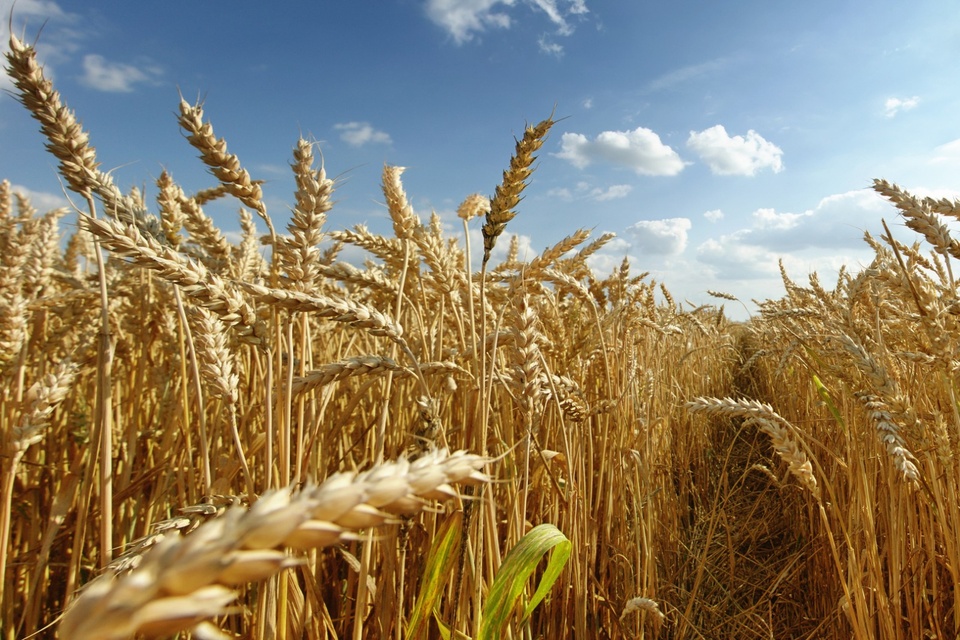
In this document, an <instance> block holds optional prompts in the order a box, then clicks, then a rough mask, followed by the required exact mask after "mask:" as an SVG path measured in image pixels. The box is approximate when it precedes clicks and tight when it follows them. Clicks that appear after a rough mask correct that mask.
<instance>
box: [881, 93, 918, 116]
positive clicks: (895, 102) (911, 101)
mask: <svg viewBox="0 0 960 640" xmlns="http://www.w3.org/2000/svg"><path fill="white" fill-rule="evenodd" d="M918 104H920V96H913V97H912V98H907V99H905V100H901V99H900V98H887V100H886V102H884V103H883V111H884V115H886V116H887V117H888V118H892V117H894V116H895V115H897V114H898V113H900V112H901V111H910V110H911V109H914V108H915V107H916V106H917V105H918Z"/></svg>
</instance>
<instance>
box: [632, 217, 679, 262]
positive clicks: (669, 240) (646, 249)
mask: <svg viewBox="0 0 960 640" xmlns="http://www.w3.org/2000/svg"><path fill="white" fill-rule="evenodd" d="M692 226H693V225H692V224H691V222H690V220H689V219H688V218H665V219H663V220H641V221H639V222H635V223H633V224H632V225H630V226H629V227H627V228H626V230H625V232H624V235H626V236H627V237H628V238H630V240H631V243H630V244H631V245H632V246H633V247H634V248H635V249H637V250H639V251H640V252H641V253H643V254H656V255H679V254H681V253H683V252H684V250H685V249H686V248H687V232H688V231H689V230H690V228H691V227H692Z"/></svg>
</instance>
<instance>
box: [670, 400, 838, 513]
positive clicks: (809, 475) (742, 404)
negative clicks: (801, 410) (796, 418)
mask: <svg viewBox="0 0 960 640" xmlns="http://www.w3.org/2000/svg"><path fill="white" fill-rule="evenodd" d="M686 407H687V410H689V411H691V412H694V413H696V412H704V413H706V414H708V415H722V416H729V417H743V418H746V419H747V421H748V422H749V423H751V424H754V425H756V426H757V427H758V428H759V429H760V430H761V431H763V432H764V433H766V434H767V435H768V436H770V441H771V442H772V443H773V448H774V450H776V452H777V454H778V455H779V456H780V457H781V458H782V459H783V461H784V462H786V463H787V465H788V466H789V469H790V473H792V474H793V475H794V476H795V477H796V478H797V479H798V480H799V481H800V482H801V483H802V484H803V485H804V486H806V487H807V488H808V489H810V491H811V493H813V495H815V496H817V497H819V496H820V489H819V487H818V486H817V479H816V477H814V475H813V465H812V464H811V463H810V460H809V459H808V458H807V454H806V453H805V452H804V450H803V449H802V448H801V447H800V445H799V443H798V442H797V441H796V440H795V439H794V433H795V432H796V428H795V427H794V426H793V425H791V424H790V423H789V422H788V421H787V420H785V419H784V418H783V417H781V416H780V415H779V414H778V413H777V412H776V411H774V410H773V407H771V406H770V405H768V404H765V403H763V402H758V401H757V400H749V399H747V398H742V399H740V400H734V399H733V398H702V397H701V398H694V399H693V400H692V401H690V402H688V403H687V404H686Z"/></svg>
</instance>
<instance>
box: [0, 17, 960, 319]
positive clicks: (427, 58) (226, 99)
mask: <svg viewBox="0 0 960 640" xmlns="http://www.w3.org/2000/svg"><path fill="white" fill-rule="evenodd" d="M7 4H8V3H7ZM4 5H5V3H4V1H3V0H0V9H3V10H4V11H3V13H5V14H6V13H8V12H9V11H10V7H9V6H4ZM13 9H14V17H13V25H14V29H15V30H16V31H17V33H21V34H25V37H26V38H27V39H28V40H30V41H34V40H35V41H36V43H37V48H38V51H39V54H40V57H41V59H42V61H43V62H44V64H45V65H46V71H47V73H48V74H49V75H50V76H51V77H52V78H53V80H54V82H55V84H56V87H57V88H58V89H59V90H60V92H61V93H62V94H63V96H64V99H65V100H66V101H67V103H68V104H69V105H70V106H71V107H72V108H73V109H74V110H75V111H76V113H77V116H78V117H79V119H80V120H81V121H82V122H83V124H84V126H85V127H86V128H87V130H88V131H89V132H90V136H91V141H92V143H93V144H94V146H95V147H96V148H97V151H98V157H99V159H100V161H101V162H102V166H103V167H104V168H106V169H110V170H112V172H113V175H114V177H115V179H116V181H117V182H118V184H120V185H121V186H123V187H129V186H133V185H137V186H140V187H145V188H146V189H147V192H148V194H149V195H151V196H152V195H153V194H154V193H155V188H154V187H153V183H154V181H155V180H156V178H157V176H158V175H159V174H160V171H161V170H163V169H164V168H165V169H167V170H168V171H170V172H171V173H172V174H173V177H174V179H176V180H177V181H178V182H180V183H181V184H182V185H183V186H184V188H185V189H186V190H187V191H191V190H197V189H201V188H205V187H208V186H210V185H211V183H212V178H211V177H210V176H209V174H207V173H206V171H205V170H204V169H203V167H202V165H201V164H200V162H199V160H197V159H196V157H195V154H194V153H193V151H192V149H191V148H190V147H189V145H188V144H187V143H186V142H185V140H184V139H183V135H182V133H181V132H180V131H179V130H178V128H177V124H176V110H177V102H178V100H179V94H178V92H182V94H183V95H184V96H185V97H186V98H187V99H188V100H191V101H192V100H198V99H199V100H202V101H203V102H204V108H205V113H206V116H207V118H208V119H209V121H210V122H211V123H212V124H213V126H214V130H215V132H216V133H217V135H219V136H223V137H225V138H226V139H227V142H228V144H229V149H230V151H231V152H233V153H236V154H237V155H238V156H239V157H240V160H241V162H242V163H243V164H244V166H245V167H246V168H247V169H248V170H249V171H250V173H251V174H252V176H253V177H254V178H256V179H261V180H264V181H265V185H264V191H265V197H266V203H267V206H268V209H269V210H270V212H271V215H272V216H273V218H274V220H275V221H276V222H277V226H278V227H281V226H285V224H286V220H287V217H288V215H289V203H291V202H292V200H293V198H292V194H293V190H294V184H293V179H292V177H291V175H290V170H289V166H288V165H289V163H290V161H291V150H292V148H293V146H294V144H295V142H296V139H297V137H298V136H300V135H303V136H305V137H308V138H310V139H313V140H316V141H317V142H318V145H319V148H320V151H321V152H322V154H323V157H324V162H325V166H326V168H327V171H328V172H329V173H330V174H331V175H333V176H336V177H337V178H338V189H337V192H336V199H337V204H336V206H335V208H334V209H333V211H332V212H331V213H330V215H329V217H328V226H329V227H330V228H349V227H352V226H354V225H357V224H366V225H368V226H369V227H370V228H371V229H372V230H373V231H375V232H382V233H389V232H390V229H391V226H390V222H389V220H388V218H387V215H386V210H385V207H384V206H383V204H382V201H383V197H382V195H381V194H380V191H379V182H380V172H381V170H382V167H383V165H384V163H389V164H396V165H402V166H405V167H407V170H406V172H405V173H404V175H403V181H404V185H405V187H406V190H407V193H408V195H409V197H410V199H411V201H412V204H413V205H414V208H415V209H416V210H417V212H418V213H419V214H420V215H421V217H422V218H424V219H426V218H427V217H428V216H429V215H430V213H431V212H432V211H436V212H437V213H438V214H439V215H440V216H441V217H442V219H443V220H444V222H445V224H447V225H448V227H449V229H450V230H451V233H456V232H457V229H458V228H459V227H458V224H457V223H459V220H458V219H457V218H456V214H455V211H456V208H457V205H458V204H459V203H460V202H461V201H462V200H463V199H464V198H465V197H466V196H468V195H470V194H472V193H476V192H479V193H483V194H486V195H490V194H492V193H493V190H494V188H495V186H496V185H497V183H498V181H499V180H500V177H501V173H502V171H503V169H505V168H506V167H507V164H508V162H509V158H510V155H511V153H512V150H513V143H514V136H517V137H519V136H520V135H522V132H523V128H524V126H525V125H526V124H527V123H536V122H538V121H540V120H541V119H543V118H545V117H547V116H549V115H550V114H551V113H554V114H555V116H556V117H557V119H558V120H559V121H558V123H557V124H556V125H555V126H554V128H553V130H552V132H551V134H550V136H549V138H548V140H547V142H546V144H545V145H544V147H543V149H542V150H541V152H540V154H539V160H538V163H537V170H536V172H535V173H534V175H533V179H532V182H531V185H530V187H529V188H528V189H527V190H526V191H525V198H524V200H523V201H522V202H521V204H520V206H519V208H518V216H517V217H516V218H515V219H514V220H513V221H512V222H511V223H510V225H509V226H508V227H507V232H508V233H515V234H518V235H519V236H520V240H521V242H520V246H521V247H522V248H523V249H524V250H525V251H529V252H531V256H532V254H534V253H537V252H539V251H541V250H542V249H544V248H545V247H547V246H550V245H552V244H554V243H556V242H557V241H559V240H560V239H561V238H563V237H564V236H566V235H568V234H570V233H572V232H573V231H574V230H576V229H577V228H580V227H586V228H589V229H592V230H594V233H595V235H599V234H600V233H603V232H613V233H615V234H616V236H617V237H616V239H615V240H613V241H612V242H610V243H609V244H608V245H607V246H606V248H605V249H604V250H603V251H601V252H600V253H599V254H598V255H597V256H595V258H594V263H593V266H594V268H595V270H596V271H597V272H598V273H599V274H601V275H605V274H606V273H608V272H609V271H610V270H611V269H613V268H614V267H615V266H617V265H619V264H620V263H621V262H622V260H623V259H624V258H625V257H626V258H627V259H628V260H629V261H630V262H631V263H632V265H633V267H634V269H635V270H636V271H637V272H640V271H649V272H651V277H653V278H656V279H657V280H658V281H662V282H664V283H665V284H666V285H667V287H668V288H669V289H670V290H671V291H672V292H673V294H674V297H675V298H677V299H679V300H688V301H690V303H691V304H695V305H696V304H701V303H705V302H710V301H712V299H711V298H710V297H709V296H708V295H707V294H706V291H707V290H708V289H709V290H715V291H722V292H727V293H731V294H734V295H736V296H738V297H739V298H741V300H743V301H744V302H745V303H746V306H747V307H748V308H750V309H752V308H753V306H752V304H750V302H749V301H750V300H751V299H759V300H762V299H766V298H777V297H780V296H781V295H782V294H783V288H782V284H781V282H780V277H779V269H778V261H780V260H782V261H783V262H784V264H785V266H786V268H787V271H788V272H789V273H790V274H791V275H792V276H793V277H794V279H796V280H803V279H804V278H805V277H806V274H808V273H809V272H810V271H813V270H816V271H818V272H819V273H820V274H821V278H822V280H823V281H824V282H825V283H827V282H829V281H830V278H831V277H832V276H834V275H835V273H836V270H837V269H838V268H839V267H840V266H841V265H844V264H846V265H849V266H850V267H851V268H856V267H857V266H858V265H863V264H865V263H866V262H867V261H869V258H870V251H869V248H868V247H867V246H866V245H865V244H864V243H863V240H862V237H863V232H864V231H870V232H872V233H874V235H879V234H880V232H881V230H882V226H881V219H886V220H887V221H888V223H889V224H891V226H892V227H894V229H895V230H896V229H900V231H899V232H898V234H899V235H900V236H901V237H902V238H903V239H912V236H911V234H910V233H909V232H908V231H906V230H904V229H903V228H902V227H903V225H902V221H900V220H899V219H898V217H897V215H896V211H895V210H894V209H893V208H892V207H891V206H890V205H888V204H887V203H885V202H884V201H882V200H881V199H880V198H878V197H877V196H875V195H874V194H873V193H872V192H871V191H870V190H869V185H870V183H871V181H872V179H873V178H881V177H882V178H886V179H888V180H890V181H893V182H897V183H899V184H901V185H902V186H905V187H907V188H909V189H914V190H917V191H919V192H921V193H924V194H927V193H929V194H936V195H937V196H947V197H956V196H957V195H958V194H960V191H958V189H960V118H958V117H957V116H956V114H957V113H960V85H958V83H957V82H956V74H955V71H954V69H955V68H956V63H955V61H956V59H957V58H958V54H960V22H958V21H956V20H950V19H944V17H945V16H952V15H955V14H956V5H955V4H954V3H953V2H950V1H948V0H937V1H934V0H919V1H917V2H914V3H911V4H910V5H909V7H907V6H906V5H903V4H902V3H901V2H894V1H893V0H875V1H871V2H866V0H862V1H845V2H844V1H840V2H837V1H836V0H832V1H829V2H828V1H826V0H809V1H808V2H804V3H774V2H769V1H767V0H732V1H730V2H724V3H703V2H694V1H692V0H676V1H675V2H669V3H667V2H654V1H643V0H637V1H635V2H598V1H597V0H381V1H380V2H377V3H355V2H347V1H341V2H312V3H308V2H298V3H292V2H275V3H241V4H240V5H238V4H237V3H229V4H228V3H226V2H222V1H220V0H208V1H205V2H194V1H191V2H184V1H177V0H173V1H171V2H166V3H146V2H144V3H140V2H117V1H112V2H107V1H98V0H89V1H87V2H84V3H70V2H66V1H61V2H57V1H54V0H18V1H17V3H16V5H15V6H14V8H13ZM2 22H3V25H2V26H0V32H2V33H0V35H3V39H4V41H6V36H7V32H6V29H7V25H6V22H7V21H6V20H4V21H2ZM0 89H3V94H2V95H0V150H2V153H0V178H7V179H9V180H10V181H11V182H12V183H13V184H14V185H15V186H16V187H17V188H18V189H20V190H22V191H24V192H26V193H29V194H31V195H32V196H33V198H34V202H35V204H36V206H38V207H39V208H45V207H52V206H57V205H59V204H61V203H63V202H65V199H64V197H63V194H62V190H61V186H60V183H59V182H58V180H57V177H56V172H55V168H54V167H55V161H54V160H53V159H52V158H51V157H50V156H48V155H47V154H46V152H45V150H44V148H43V140H42V139H41V138H40V135H39V133H38V132H37V128H36V125H35V124H34V121H32V120H31V119H30V118H29V116H28V115H27V114H26V113H25V112H24V110H23V108H22V107H21V106H20V105H19V104H18V103H17V102H16V100H15V99H14V98H13V97H12V96H11V95H10V90H11V89H12V86H11V84H10V82H9V80H8V79H7V78H5V77H4V78H2V79H0ZM237 206H238V205H234V204H226V203H225V204H220V205H216V206H213V207H210V208H209V209H208V211H209V212H210V213H211V214H212V215H214V217H215V220H216V221H217V222H218V224H219V225H220V226H221V227H222V228H224V229H227V230H233V229H237V228H239V223H238V222H237V216H236V207H237ZM475 224H476V221H475ZM507 244H508V243H507V242H506V241H502V242H501V245H503V247H502V248H501V247H498V248H499V249H501V250H503V249H505V248H506V245H507ZM531 256H528V257H531ZM728 308H729V309H730V311H731V313H732V314H733V315H734V316H736V315H737V314H740V315H741V316H743V315H745V314H746V311H744V310H743V309H734V308H730V307H729V305H728Z"/></svg>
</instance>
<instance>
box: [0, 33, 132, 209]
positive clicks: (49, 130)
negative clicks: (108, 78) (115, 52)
mask: <svg viewBox="0 0 960 640" xmlns="http://www.w3.org/2000/svg"><path fill="white" fill-rule="evenodd" d="M6 58H7V62H8V67H7V71H8V73H9V74H10V77H11V78H12V79H13V82H14V85H15V86H16V88H17V99H18V100H20V102H21V103H23V105H24V106H25V107H26V108H27V110H28V111H29V112H30V114H31V115H32V116H33V117H34V118H35V119H36V120H37V121H38V122H39V123H40V130H41V132H42V133H43V135H44V137H46V139H47V144H46V147H47V149H48V150H49V151H50V152H51V153H52V154H53V155H54V156H55V157H56V158H57V160H59V161H60V164H59V170H60V175H62V176H63V178H64V180H66V182H67V185H68V186H69V187H70V188H71V189H72V190H74V191H76V192H77V193H79V194H81V195H82V196H84V197H86V198H89V197H91V195H92V194H94V193H95V194H97V195H98V196H100V198H101V199H102V200H103V202H104V205H105V211H106V212H107V213H108V214H110V215H113V216H117V217H120V218H121V219H123V220H125V221H127V222H136V223H137V224H140V223H141V216H142V213H143V207H142V206H140V203H138V202H136V199H135V198H131V197H128V196H124V195H123V194H122V193H121V192H120V190H119V189H118V188H117V187H116V185H114V183H113V180H112V179H111V178H110V176H109V174H106V173H104V172H102V171H100V170H99V169H98V167H99V163H98V162H97V160H96V150H95V149H94V148H93V146H92V145H91V144H90V136H89V135H88V134H87V132H86V131H84V130H83V127H82V126H81V125H80V123H79V122H78V121H77V118H76V116H75V115H74V113H73V111H72V110H71V109H70V108H68V107H67V106H66V105H65V104H63V102H62V101H61V99H60V94H59V92H57V90H56V89H54V88H53V83H51V82H50V80H48V79H47V78H46V77H44V74H43V67H41V66H40V65H39V64H38V63H37V53H36V50H35V49H34V48H33V46H31V45H28V44H25V43H23V42H21V41H20V39H19V38H17V37H16V36H15V35H14V34H13V33H11V34H10V47H9V49H8V51H7V53H6ZM141 203H142V200H141Z"/></svg>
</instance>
